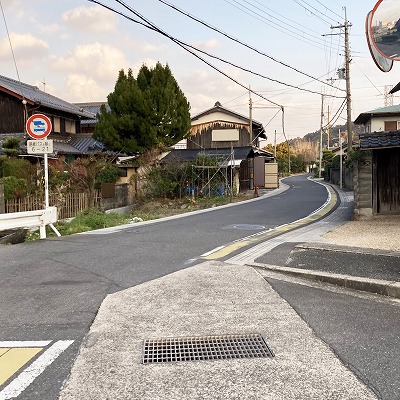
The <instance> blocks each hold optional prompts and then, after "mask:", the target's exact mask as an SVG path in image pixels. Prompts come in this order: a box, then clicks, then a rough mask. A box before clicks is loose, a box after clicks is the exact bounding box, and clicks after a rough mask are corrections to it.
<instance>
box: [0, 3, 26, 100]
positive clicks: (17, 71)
mask: <svg viewBox="0 0 400 400" xmlns="http://www.w3.org/2000/svg"><path fill="white" fill-rule="evenodd" d="M0 8H1V13H2V15H3V20H4V25H5V27H6V32H7V37H8V42H9V44H10V49H11V54H12V58H13V60H14V67H15V71H16V73H17V77H18V82H19V83H20V84H21V78H20V76H19V70H18V65H17V60H16V58H15V53H14V48H13V45H12V42H11V36H10V32H9V31H8V26H7V20H6V15H5V13H4V9H3V4H2V1H1V0H0ZM20 90H21V92H20V93H21V96H22V99H24V98H25V97H24V94H23V92H22V88H20Z"/></svg>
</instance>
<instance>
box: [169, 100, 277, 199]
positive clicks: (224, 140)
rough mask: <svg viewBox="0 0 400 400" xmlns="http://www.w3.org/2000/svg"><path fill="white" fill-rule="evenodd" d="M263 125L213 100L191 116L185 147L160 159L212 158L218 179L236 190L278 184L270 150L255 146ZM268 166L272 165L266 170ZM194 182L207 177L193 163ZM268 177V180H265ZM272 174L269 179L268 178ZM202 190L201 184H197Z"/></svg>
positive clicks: (173, 160)
mask: <svg viewBox="0 0 400 400" xmlns="http://www.w3.org/2000/svg"><path fill="white" fill-rule="evenodd" d="M266 138H267V137H266V134H265V130H264V127H263V125H262V124H261V123H260V122H258V121H255V120H251V119H250V118H249V117H246V116H244V115H242V114H240V113H237V112H235V111H232V110H230V109H228V108H225V107H223V106H222V105H221V103H220V102H216V103H215V105H214V107H211V108H209V109H207V110H205V111H203V112H201V113H199V114H196V115H194V116H193V117H192V118H191V128H190V132H189V135H188V136H187V139H186V141H187V145H186V149H182V148H175V149H173V150H172V151H171V152H170V153H169V154H167V155H166V156H165V157H164V158H163V159H162V162H186V163H187V162H194V161H195V160H196V159H197V158H198V157H199V156H203V157H207V158H209V159H213V160H214V161H215V163H216V164H217V165H218V166H219V170H218V171H217V173H218V174H219V175H220V179H221V181H224V182H225V183H226V184H227V185H228V186H232V189H233V188H236V191H240V192H245V191H247V190H253V189H254V187H255V186H257V187H268V188H276V187H277V186H278V170H277V164H276V163H274V156H273V154H272V153H269V152H267V151H264V150H261V149H260V148H259V141H260V139H266ZM269 167H273V170H272V171H271V172H270V171H269V169H268V168H269ZM194 168H196V169H197V176H198V178H193V180H196V182H197V183H196V186H204V185H206V184H207V181H208V180H209V179H207V178H205V179H203V178H202V179H201V180H204V182H203V183H199V181H200V177H205V176H206V177H207V176H208V175H209V173H207V166H204V168H202V166H199V165H198V166H196V167H194ZM266 177H268V182H267V180H266ZM270 177H272V179H269V178H270ZM200 190H202V188H200Z"/></svg>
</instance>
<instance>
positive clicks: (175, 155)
mask: <svg viewBox="0 0 400 400" xmlns="http://www.w3.org/2000/svg"><path fill="white" fill-rule="evenodd" d="M233 152H234V159H235V160H244V159H246V158H247V157H250V156H254V155H256V156H265V157H269V158H271V159H272V158H273V155H272V154H271V153H269V152H267V151H264V150H260V149H257V148H254V147H251V146H245V147H234V148H233ZM198 155H205V156H209V157H216V158H218V159H220V160H227V159H229V158H230V156H231V149H230V148H229V147H226V148H215V149H174V150H172V151H171V152H170V153H168V154H167V155H166V156H165V157H164V158H163V159H162V160H161V161H162V162H171V161H179V162H188V161H194V160H195V159H196V157H197V156H198Z"/></svg>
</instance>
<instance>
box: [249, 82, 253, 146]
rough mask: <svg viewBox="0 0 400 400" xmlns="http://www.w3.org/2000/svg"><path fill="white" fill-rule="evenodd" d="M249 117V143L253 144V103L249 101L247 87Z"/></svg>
mask: <svg viewBox="0 0 400 400" xmlns="http://www.w3.org/2000/svg"><path fill="white" fill-rule="evenodd" d="M249 117H250V128H249V129H250V143H252V142H253V101H252V100H251V90H250V86H249Z"/></svg>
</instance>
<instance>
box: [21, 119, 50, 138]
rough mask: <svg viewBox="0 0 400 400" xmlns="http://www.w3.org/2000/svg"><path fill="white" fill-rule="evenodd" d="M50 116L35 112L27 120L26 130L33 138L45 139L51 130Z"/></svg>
mask: <svg viewBox="0 0 400 400" xmlns="http://www.w3.org/2000/svg"><path fill="white" fill-rule="evenodd" d="M51 128H52V127H51V121H50V118H49V117H47V116H46V115H44V114H33V115H31V116H30V117H29V118H28V120H27V121H26V131H27V132H28V135H29V136H30V137H31V138H32V139H44V138H46V137H47V136H48V135H49V134H50V132H51Z"/></svg>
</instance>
